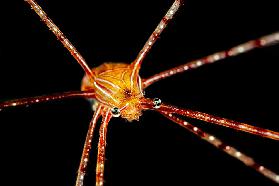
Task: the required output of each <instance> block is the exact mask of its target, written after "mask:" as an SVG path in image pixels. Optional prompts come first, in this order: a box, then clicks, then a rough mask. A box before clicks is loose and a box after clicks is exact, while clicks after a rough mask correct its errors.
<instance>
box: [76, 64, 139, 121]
mask: <svg viewBox="0 0 279 186" xmlns="http://www.w3.org/2000/svg"><path fill="white" fill-rule="evenodd" d="M92 71H93V73H94V78H93V79H92V80H89V79H88V78H87V77H86V76H85V77H84V78H83V81H82V87H81V89H82V90H92V91H94V92H95V93H96V94H95V95H96V98H95V99H96V100H97V101H98V102H99V104H102V105H104V106H106V107H109V108H110V109H111V112H112V115H113V116H115V117H120V116H121V117H122V118H125V119H127V120H128V121H132V120H138V119H139V117H140V116H141V112H142V108H141V104H140V100H141V99H142V98H143V92H142V82H141V78H140V77H139V76H138V75H137V77H136V78H134V79H133V78H131V77H132V67H131V65H129V64H124V63H105V64H103V65H101V66H99V67H97V68H94V69H93V70H92Z"/></svg>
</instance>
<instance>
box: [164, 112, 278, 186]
mask: <svg viewBox="0 0 279 186" xmlns="http://www.w3.org/2000/svg"><path fill="white" fill-rule="evenodd" d="M159 112H160V113H161V114H163V115H164V116H165V117H167V118H169V119H170V120H172V121H174V122H175V123H177V124H179V125H180V126H182V127H184V128H186V129H187V130H189V131H190V132H192V133H194V134H195V135H197V136H199V137H200V138H201V139H203V140H205V141H207V142H209V143H210V144H212V145H213V146H215V147H217V148H218V149H220V150H222V151H224V152H226V153H227V154H229V155H230V156H232V157H234V158H236V159H238V160H240V161H241V162H243V163H244V164H245V165H246V166H248V167H251V168H253V169H255V170H256V171H258V172H259V173H261V174H262V175H264V176H266V177H267V178H269V179H271V180H272V181H274V182H276V183H279V175H278V174H276V173H274V172H273V171H271V170H269V169H268V168H266V167H264V166H262V165H260V164H258V163H256V162H255V161H254V160H253V159H252V158H251V157H249V156H247V155H245V154H243V153H242V152H240V151H238V150H237V149H235V148H234V147H231V146H229V145H227V144H225V143H223V142H222V141H221V140H220V139H218V138H216V137H215V136H213V135H210V134H208V133H206V132H204V131H202V130H201V129H199V128H198V127H195V126H193V125H191V124H190V123H188V122H186V121H184V120H182V119H180V118H178V117H176V116H174V115H173V114H172V113H170V112H164V111H163V112H161V111H159Z"/></svg>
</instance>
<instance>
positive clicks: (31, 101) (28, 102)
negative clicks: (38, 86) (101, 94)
mask: <svg viewBox="0 0 279 186" xmlns="http://www.w3.org/2000/svg"><path fill="white" fill-rule="evenodd" d="M73 97H84V98H94V97H95V93H94V92H92V91H69V92H62V93H56V94H51V95H46V96H36V97H31V98H21V99H15V100H11V101H5V102H2V103H0V111H1V110H2V109H4V108H8V107H15V106H24V105H26V106H28V105H31V104H34V103H41V102H47V101H53V100H60V99H65V98H73Z"/></svg>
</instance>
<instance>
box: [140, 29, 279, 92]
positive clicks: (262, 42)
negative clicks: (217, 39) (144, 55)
mask: <svg viewBox="0 0 279 186" xmlns="http://www.w3.org/2000/svg"><path fill="white" fill-rule="evenodd" d="M278 42H279V32H275V33H273V34H270V35H266V36H263V37H260V38H258V39H255V40H251V41H248V42H246V43H242V44H240V45H237V46H235V47H233V48H230V49H228V50H224V51H221V52H216V53H214V54H212V55H209V56H206V57H204V58H201V59H197V60H194V61H191V62H189V63H186V64H183V65H180V66H178V67H174V68H171V69H169V70H166V71H163V72H160V73H158V74H155V75H153V76H151V77H149V78H147V79H145V80H143V87H144V88H146V87H148V86H149V85H151V84H153V83H155V82H157V81H159V80H161V79H165V78H167V77H170V76H172V75H175V74H178V73H182V72H184V71H187V70H190V69H195V68H198V67H200V66H203V65H206V64H211V63H214V62H216V61H220V60H222V59H226V58H229V57H233V56H236V55H239V54H242V53H245V52H248V51H250V50H253V49H256V48H260V47H266V46H270V45H272V44H276V43H278Z"/></svg>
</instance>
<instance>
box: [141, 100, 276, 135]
mask: <svg viewBox="0 0 279 186" xmlns="http://www.w3.org/2000/svg"><path fill="white" fill-rule="evenodd" d="M142 104H143V106H144V107H145V108H147V109H152V110H156V109H155V108H153V101H152V100H149V99H146V100H143V101H142ZM158 111H160V112H168V113H175V114H178V115H182V116H186V117H190V118H194V119H198V120H202V121H206V122H209V123H213V124H217V125H221V126H224V127H228V128H232V129H236V130H240V131H244V132H248V133H251V134H255V135H258V136H262V137H265V138H270V139H274V140H279V132H275V131H272V130H268V129H263V128H260V127H255V126H252V125H248V124H246V123H242V122H237V121H233V120H230V119H226V118H221V117H218V116H213V115H211V114H206V113H203V112H198V111H193V110H190V109H182V108H178V107H175V106H171V105H166V104H162V105H161V106H160V108H158Z"/></svg>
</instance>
